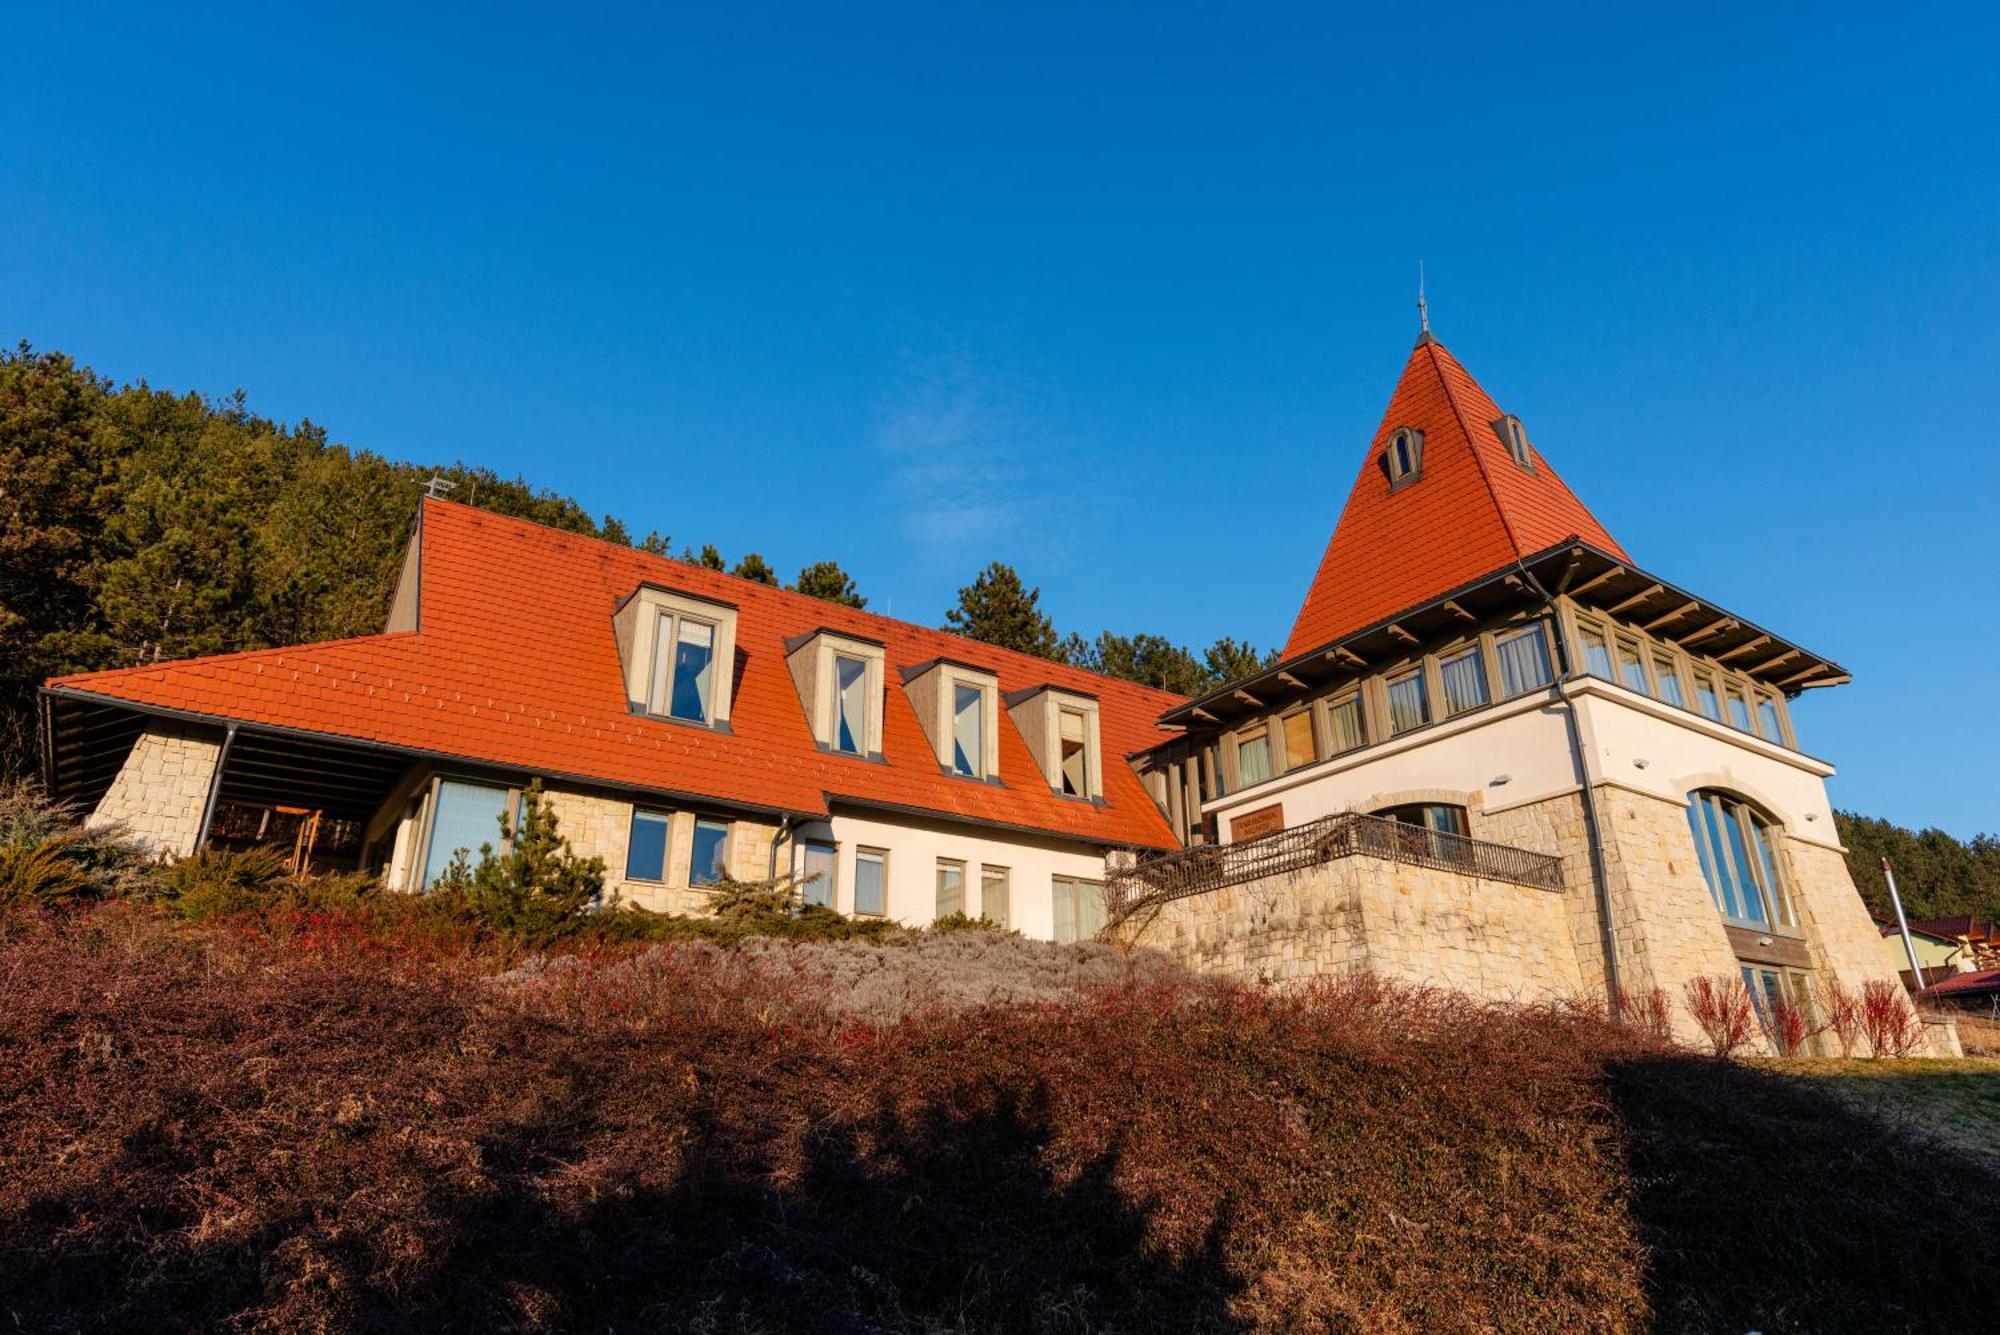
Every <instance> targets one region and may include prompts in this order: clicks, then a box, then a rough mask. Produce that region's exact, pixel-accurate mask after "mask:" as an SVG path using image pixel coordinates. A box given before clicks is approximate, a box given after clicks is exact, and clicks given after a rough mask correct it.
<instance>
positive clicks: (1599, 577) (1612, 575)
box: [1570, 566, 1625, 598]
mask: <svg viewBox="0 0 2000 1335" xmlns="http://www.w3.org/2000/svg"><path fill="white" fill-rule="evenodd" d="M1624 573H1625V567H1624V566H1613V567H1611V569H1609V570H1605V571H1600V572H1599V573H1598V574H1596V575H1595V576H1593V577H1591V578H1590V579H1587V580H1585V581H1584V582H1583V583H1581V584H1579V585H1577V586H1576V589H1575V590H1574V591H1573V592H1572V593H1571V594H1570V597H1572V598H1581V597H1583V595H1584V594H1586V593H1589V592H1590V591H1591V590H1592V589H1594V588H1596V587H1597V586H1598V585H1600V584H1604V583H1608V582H1609V581H1611V580H1614V579H1617V578H1618V577H1619V576H1620V575H1622V574H1624Z"/></svg>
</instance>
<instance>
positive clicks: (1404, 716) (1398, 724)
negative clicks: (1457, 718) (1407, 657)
mask: <svg viewBox="0 0 2000 1335" xmlns="http://www.w3.org/2000/svg"><path fill="white" fill-rule="evenodd" d="M1430 721H1431V697H1430V691H1429V689H1428V688H1427V687H1426V686H1425V685H1424V673H1423V669H1422V668H1415V669H1412V670H1411V671H1409V672H1406V673H1404V674H1403V675H1402V676H1400V677H1397V678H1395V679H1394V680H1392V681H1391V682H1390V683H1389V733H1390V735H1391V736H1394V735H1395V734H1397V733H1402V732H1408V731H1409V730H1410V729H1412V728H1421V727H1422V726H1423V725H1424V724H1426V723H1429V722H1430Z"/></svg>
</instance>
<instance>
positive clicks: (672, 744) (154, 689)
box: [49, 500, 1181, 847]
mask: <svg viewBox="0 0 2000 1335" xmlns="http://www.w3.org/2000/svg"><path fill="white" fill-rule="evenodd" d="M421 525H422V527H421V533H422V546H421V554H422V575H421V579H422V583H421V599H420V603H421V608H420V618H419V626H418V629H417V630H416V631H413V632H401V633H395V634H382V635H368V636H362V637H359V638H356V639H349V640H334V641H329V642H326V643H322V644H309V645H302V646H300V647H298V648H292V649H265V650H257V651H254V652H251V653H240V654H227V655H222V656H219V657H213V658H197V659H188V660H184V661H181V662H175V663H161V664H157V665H155V666H150V667H140V668H127V669H122V670H118V671H112V672H89V673H80V674H77V675H75V676H69V677H60V678H55V679H53V680H51V682H50V683H49V685H50V687H51V688H52V689H57V690H68V691H81V692H88V693H90V694H93V695H97V696H103V697H109V698H112V699H116V700H121V701H126V702H129V703H132V704H137V705H148V706H153V707H156V708H163V709H171V710H177V711H183V712H187V713H192V714H199V715H206V716H210V717H214V718H218V719H237V720H240V721H242V722H244V723H248V724H259V723H261V724H266V725H272V726H277V727H285V728H293V729H299V730H302V731H306V732H313V733H321V734H327V735H330V736H335V737H344V738H354V739H361V740H366V741H372V742H378V743H383V744H386V745H389V746H395V747H401V748H407V749H410V750H413V751H422V752H428V753H434V754H440V755H446V756H453V757H459V758H463V759H467V760H476V761H483V762H488V763H491V764H494V765H499V766H504V767H509V768H518V769H521V770H525V771H529V772H534V773H541V774H549V775H563V776H570V777H575V778H582V779H589V780H595V781H598V782H602V783H606V784H611V785H616V786H621V787H633V788H641V789H648V790H654V791H661V792H668V793H679V794H685V795H688V796H691V797H697V798H710V799H716V800H719V801H722V802H727V803H735V804H741V805H748V806H755V807H762V808H767V809H777V810H784V811H793V812H800V813H809V814H813V815H820V814H824V813H825V812H826V811H827V803H828V801H829V799H835V800H837V799H840V798H848V799H852V800H854V801H857V802H866V803H872V804H882V805H893V806H899V807H906V808H911V809H913V810H916V811H920V812H928V813H935V814H937V815H941V816H948V817H960V818H967V819H974V820H979V821H986V822H994V823H999V824H1005V825H1011V826H1019V827H1024V828H1027V829H1032V830H1038V831H1045V832H1048V833H1050V834H1055V835H1062V836H1068V837H1071V838H1075V839H1081V840H1088V841H1092V842H1096V843H1102V844H1115V845H1135V846H1144V847H1169V846H1173V845H1174V844H1175V843H1176V841H1175V839H1174V838H1173V835H1172V833H1171V832H1170V831H1169V830H1168V828H1167V825H1166V822H1165V821H1164V819H1162V817H1161V815H1160V812H1159V809H1158V808H1157V807H1155V806H1154V805H1153V801H1152V799H1151V798H1150V797H1148V796H1147V794H1146V792H1145V790H1144V788H1143V787H1141V785H1140V783H1139V780H1138V777H1137V776H1136V775H1135V774H1134V773H1133V772H1132V770H1131V768H1130V767H1129V766H1127V765H1123V764H1117V763H1108V764H1106V765H1105V766H1104V769H1105V802H1104V804H1103V805H1101V806H1099V805H1095V804H1091V803H1086V802H1080V801H1077V800H1076V799H1073V798H1065V797H1061V796H1058V795H1057V794H1055V793H1053V792H1051V791H1050V789H1049V784H1048V781H1047V780H1046V779H1045V778H1044V777H1043V775H1042V772H1041V769H1040V768H1039V767H1038V766H1037V765H1036V764H1035V760H1034V757H1033V755H1032V754H1031V753H1030V752H1029V750H1028V745H1027V743H1026V741H1025V740H1023V739H1022V737H1021V735H1020V734H1019V733H1018V732H1017V731H1016V730H1015V728H1014V726H1013V724H1012V722H1011V721H1010V720H1009V719H1008V718H1007V717H1006V715H1005V711H1004V710H1003V711H1002V717H1001V720H1000V755H999V761H1000V777H1001V780H1002V783H1001V784H1000V785H993V784H986V783H978V782H975V781H972V780H969V779H961V778H957V777H954V776H951V775H947V774H944V773H942V772H940V770H939V767H938V763H937V759H936V756H935V753H934V752H933V751H932V750H931V746H930V742H929V741H928V739H927V738H926V737H925V734H924V731H923V727H922V725H921V724H920V723H919V722H918V720H917V715H916V711H915V709H914V708H913V707H912V706H911V704H910V702H909V697H908V696H907V695H905V694H904V692H903V690H902V689H901V686H900V684H899V679H898V678H897V676H896V674H895V669H897V668H899V667H908V666H911V665H913V664H916V663H919V662H923V661H925V660H928V659H932V658H936V657H939V656H941V655H942V656H945V657H949V658H953V659H956V660H959V661H963V662H966V663H970V664H972V665H974V666H977V667H981V668H985V669H986V670H988V671H990V672H992V673H993V674H994V675H995V676H997V677H998V678H999V682H1000V689H1001V691H1002V692H1003V693H1005V692H1009V691H1015V690H1020V689H1022V688H1025V687H1030V686H1037V685H1042V684H1044V683H1048V684H1055V685H1060V686H1066V687H1069V688H1070V689H1074V690H1081V691H1087V692H1089V693H1091V694H1093V695H1095V696H1096V697H1097V699H1098V710H1099V718H1100V725H1101V729H1102V735H1103V744H1104V748H1105V753H1106V756H1107V757H1122V756H1125V755H1128V754H1130V753H1133V752H1136V751H1140V750H1143V749H1145V748H1147V747H1150V746H1153V745H1156V744H1157V743H1159V742H1160V741H1162V740H1164V739H1165V738H1167V737H1168V736H1171V735H1173V734H1170V733H1167V732H1164V731H1163V730H1162V729H1161V728H1160V727H1159V726H1158V723H1157V720H1158V718H1159V716H1160V714H1161V712H1162V711H1163V710H1165V709H1168V708H1170V707H1172V706H1174V705H1177V704H1180V703H1181V697H1179V696H1176V695H1173V694H1170V693H1168V692H1165V691H1157V690H1153V689H1151V688H1148V687H1144V686H1139V685H1136V684H1134V683H1131V682H1125V681H1117V680H1113V679H1111V678H1107V677H1101V676H1098V675H1097V674H1095V673H1091V672H1086V671H1084V670H1082V669H1080V668H1073V667H1068V666H1065V665H1062V664H1057V663H1050V662H1047V661H1045V660H1043V659H1039V658H1035V657H1033V656H1031V655H1028V654H1021V653H1015V652H1013V651H1012V650H1007V649H999V648H995V647H994V646H992V645H989V644H982V643H980V642H978V641H976V640H968V639H965V638H963V637H960V636H957V635H950V634H947V633H945V632H943V631H938V630H931V629H929V628H927V627H923V626H915V625H911V624H909V623H908V622H903V621H894V620H891V619H890V618H888V617H882V616H876V615H874V614H872V613H869V612H860V611H856V610H854V609H852V608H847V607H841V606H838V605H835V604H833V603H828V602H823V601H821V600H819V599H816V598H809V597H806V596H805V595H803V594H797V593H789V592H786V591H784V590H782V589H774V588H771V587H769V586H768V585H763V584H758V583H755V582H753V581H750V580H744V579H738V578H736V577H734V576H731V575H724V574H721V573H719V572H717V571H713V570H707V569H703V568H701V567H699V566H692V565H688V564H686V563H683V562H680V561H674V560H670V559H668V558H665V557H659V556H652V555H648V554H647V553H645V552H641V551H636V550H633V549H632V548H629V547H622V546H619V545H617V544H614V543H608V542H601V541H598V540H596V539H592V538H584V537H579V536H577V535H574V534H569V533H562V532H558V531H556V530H554V529H549V528H544V527H542V526H540V525H537V524H531V523H528V522H526V521H524V520H518V519H509V518H506V517H503V516H500V515H495V514H491V513H488V512H486V511H483V510H476V509H472V508H471V507H469V506H464V505H457V504H452V503H450V502H444V501H434V500H426V501H425V502H424V503H423V512H422V517H421ZM644 581H651V582H654V583H656V584H660V585H664V586H667V587H670V588H673V589H677V590H681V591H684V592H686V593H689V594H693V595H695V596H699V597H707V598H711V599H718V600H720V601H723V602H727V603H732V604H734V605H735V606H736V607H737V609H738V612H737V628H736V648H737V656H738V659H739V664H740V667H739V676H738V677H737V679H736V685H735V693H734V695H733V697H732V701H731V706H730V726H731V728H732V729H733V732H721V731H709V730H706V729H702V728H695V727H689V726H686V725H682V724H677V723H668V722H663V721H661V720H658V719H651V718H639V717H634V716H633V715H632V714H631V713H630V712H629V709H628V706H627V704H626V698H625V688H624V676H623V673H622V670H621V667H620V663H619V658H618V648H617V642H616V639H615V638H614V636H613V633H612V614H613V611H614V609H615V608H616V607H617V606H618V604H619V603H620V601H622V600H623V599H624V598H625V597H627V596H628V595H629V594H631V593H632V592H633V591H634V590H635V589H637V588H638V586H639V585H640V583H641V582H644ZM822 626H825V627H830V628H832V629H835V630H839V631H843V632H846V633H849V634H854V635H859V636H862V637H865V638H868V639H873V640H879V641H881V642H882V643H883V644H885V645H886V646H887V657H888V666H889V668H890V680H889V684H888V688H887V691H886V695H887V702H886V705H887V707H886V709H885V710H884V718H883V724H884V726H883V738H882V750H883V757H884V760H885V761H886V763H878V762H874V761H869V760H863V759H859V758H855V757H850V756H836V755H828V754H824V753H822V752H821V751H820V750H819V749H818V747H817V746H816V745H815V743H814V741H813V736H812V730H811V726H810V723H809V722H808V720H807V717H806V711H805V708H804V706H803V705H802V704H801V703H800V701H799V696H798V690H797V688H796V687H795V686H794V685H793V683H792V677H791V673H790V671H789V670H788V669H787V667H786V665H785V640H786V639H787V638H788V637H791V636H795V635H800V634H804V633H806V632H809V631H812V630H815V629H818V628H820V627H822Z"/></svg>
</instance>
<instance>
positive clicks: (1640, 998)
mask: <svg viewBox="0 0 2000 1335" xmlns="http://www.w3.org/2000/svg"><path fill="white" fill-rule="evenodd" d="M1612 1014H1613V1018H1615V1019H1616V1020H1617V1021H1618V1023H1620V1024H1624V1025H1630V1026H1631V1027H1632V1028H1634V1029H1636V1030H1638V1031H1639V1032H1640V1033H1641V1034H1644V1035H1645V1036H1646V1037H1647V1038H1648V1039H1650V1040H1651V1041H1653V1042H1655V1043H1660V1044H1667V1043H1671V1042H1673V1037H1674V1019H1673V1003H1672V1002H1670V1001H1668V1000H1667V993H1666V990H1665V989H1664V988H1658V987H1655V988H1651V989H1649V990H1648V991H1645V992H1640V993H1638V994H1636V995H1634V994H1633V993H1630V992H1627V991H1626V990H1625V989H1624V988H1622V987H1621V988H1619V989H1618V995H1617V998H1616V999H1615V1001H1614V1003H1613V1006H1612Z"/></svg>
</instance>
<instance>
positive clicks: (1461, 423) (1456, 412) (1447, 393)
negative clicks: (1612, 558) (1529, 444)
mask: <svg viewBox="0 0 2000 1335" xmlns="http://www.w3.org/2000/svg"><path fill="white" fill-rule="evenodd" d="M1441 350H1442V351H1444V355H1445V356H1447V357H1451V352H1450V351H1449V350H1448V349H1445V348H1444V345H1443V344H1441V343H1439V342H1438V341H1437V340H1436V339H1435V338H1433V339H1432V340H1431V341H1430V343H1429V345H1428V351H1429V353H1430V359H1431V369H1432V370H1433V371H1435V372H1437V378H1438V383H1439V384H1441V385H1443V386H1444V398H1445V402H1446V403H1449V404H1450V405H1451V415H1452V416H1453V417H1455V418H1457V419H1458V429H1459V431H1460V432H1461V433H1463V435H1464V436H1465V448H1466V449H1468V450H1471V451H1472V462H1473V463H1475V464H1477V465H1478V466H1479V480H1480V482H1481V483H1482V484H1483V485H1484V487H1485V490H1486V499H1487V500H1489V501H1491V502H1492V503H1493V510H1494V513H1496V514H1498V515H1499V516H1500V527H1501V528H1502V529H1504V530H1506V533H1507V545H1508V546H1509V547H1511V548H1513V549H1514V556H1515V559H1517V560H1518V559H1519V558H1520V557H1522V556H1523V555H1525V554H1526V553H1524V552H1523V551H1522V549H1521V535H1520V534H1519V533H1516V532H1515V531H1514V519H1513V516H1511V515H1509V514H1508V513H1507V507H1506V506H1504V505H1502V504H1501V503H1500V492H1499V491H1498V489H1497V488H1495V487H1494V485H1493V474H1492V471H1491V470H1489V469H1488V468H1487V467H1486V457H1485V455H1484V454H1483V453H1481V451H1480V449H1479V444H1478V442H1477V441H1475V440H1474V439H1473V438H1472V427H1471V426H1470V425H1469V424H1468V423H1467V422H1466V420H1465V409H1464V408H1463V407H1462V406H1461V405H1460V404H1459V401H1458V391H1457V390H1456V389H1454V388H1453V387H1452V383H1451V376H1450V375H1449V374H1447V373H1446V371H1445V369H1444V367H1443V366H1441V365H1439V364H1438V353H1439V351H1441ZM1452 361H1454V362H1456V361H1458V358H1456V357H1452ZM1460 369H1461V370H1463V369H1464V368H1463V367H1461V368H1460ZM1469 374H1470V373H1468V376H1469Z"/></svg>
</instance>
